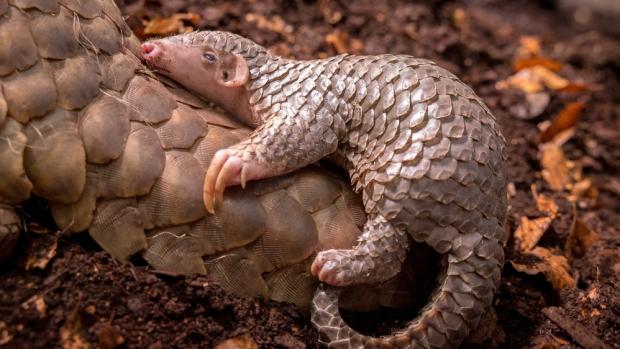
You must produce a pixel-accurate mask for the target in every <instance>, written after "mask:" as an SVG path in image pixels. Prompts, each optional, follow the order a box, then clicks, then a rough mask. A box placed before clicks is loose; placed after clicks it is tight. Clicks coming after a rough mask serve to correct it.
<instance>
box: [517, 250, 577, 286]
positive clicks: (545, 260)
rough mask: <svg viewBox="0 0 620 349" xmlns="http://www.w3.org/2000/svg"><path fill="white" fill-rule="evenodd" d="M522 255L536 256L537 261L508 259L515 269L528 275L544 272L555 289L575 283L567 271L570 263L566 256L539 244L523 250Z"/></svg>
mask: <svg viewBox="0 0 620 349" xmlns="http://www.w3.org/2000/svg"><path fill="white" fill-rule="evenodd" d="M524 255H526V256H527V255H530V256H534V257H537V260H538V261H532V260H528V261H527V263H524V264H521V263H517V262H515V261H510V263H511V264H512V266H513V267H514V268H515V269H516V270H517V271H519V272H522V273H526V274H529V275H536V274H540V273H542V274H544V275H545V278H546V279H547V280H548V281H549V282H550V283H551V286H553V288H554V289H555V290H556V291H559V290H561V289H563V288H566V287H574V286H575V285H576V281H575V279H574V278H573V277H572V275H571V274H570V272H569V270H570V265H569V264H568V260H567V259H566V257H564V256H558V255H554V254H553V253H551V251H549V250H548V249H546V248H544V247H540V246H537V247H535V248H533V249H532V250H531V251H528V252H525V253H524Z"/></svg>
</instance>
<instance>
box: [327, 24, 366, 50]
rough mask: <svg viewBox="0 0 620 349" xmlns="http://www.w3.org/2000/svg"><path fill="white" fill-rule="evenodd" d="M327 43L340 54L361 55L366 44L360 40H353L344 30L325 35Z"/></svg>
mask: <svg viewBox="0 0 620 349" xmlns="http://www.w3.org/2000/svg"><path fill="white" fill-rule="evenodd" d="M325 42H326V43H327V44H328V45H329V46H331V47H332V48H333V49H334V51H336V53H338V54H342V53H361V52H362V50H363V49H364V44H363V43H362V42H361V41H360V40H358V39H351V38H350V37H349V34H347V33H346V32H344V31H342V30H338V29H337V30H335V31H333V32H331V33H329V34H327V35H325Z"/></svg>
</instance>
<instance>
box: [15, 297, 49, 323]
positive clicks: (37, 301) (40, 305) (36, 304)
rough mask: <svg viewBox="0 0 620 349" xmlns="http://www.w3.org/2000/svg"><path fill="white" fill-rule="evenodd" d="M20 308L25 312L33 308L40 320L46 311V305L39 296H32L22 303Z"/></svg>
mask: <svg viewBox="0 0 620 349" xmlns="http://www.w3.org/2000/svg"><path fill="white" fill-rule="evenodd" d="M21 306H22V308H24V309H25V310H28V309H30V308H31V307H32V308H34V309H35V310H36V311H37V313H39V317H40V318H44V317H45V313H46V311H47V305H46V304H45V300H44V299H43V297H41V295H34V296H32V297H30V298H28V300H27V301H25V302H24V303H22V305H21Z"/></svg>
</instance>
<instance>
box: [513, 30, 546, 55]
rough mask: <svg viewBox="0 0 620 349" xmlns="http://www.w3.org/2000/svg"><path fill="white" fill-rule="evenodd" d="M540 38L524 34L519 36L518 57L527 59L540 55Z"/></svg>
mask: <svg viewBox="0 0 620 349" xmlns="http://www.w3.org/2000/svg"><path fill="white" fill-rule="evenodd" d="M540 51H541V48H540V39H539V38H537V37H535V36H529V35H524V36H521V37H520V38H519V48H517V52H516V56H517V58H521V59H525V58H532V57H539V56H540Z"/></svg>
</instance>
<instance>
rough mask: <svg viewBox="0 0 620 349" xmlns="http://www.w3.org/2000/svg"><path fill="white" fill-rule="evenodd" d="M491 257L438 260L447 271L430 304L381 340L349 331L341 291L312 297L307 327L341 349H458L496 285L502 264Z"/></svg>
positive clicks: (493, 244) (491, 246) (327, 289)
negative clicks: (403, 326)
mask: <svg viewBox="0 0 620 349" xmlns="http://www.w3.org/2000/svg"><path fill="white" fill-rule="evenodd" d="M485 244H488V245H487V246H484V245H485ZM498 248H499V249H500V250H501V245H500V243H499V241H497V240H495V239H483V240H482V241H481V242H480V245H479V246H478V248H477V250H478V252H483V251H497V249H498ZM491 255H492V253H491V254H489V253H471V254H469V255H468V256H466V257H464V256H462V258H457V256H455V255H454V254H451V253H448V254H446V255H444V256H445V257H444V258H445V259H444V260H446V261H447V265H446V268H444V270H443V272H441V273H440V277H439V280H438V286H437V289H436V290H435V291H434V292H433V294H432V296H431V300H430V302H429V303H428V304H427V305H426V306H425V307H424V308H423V309H422V310H421V312H420V314H419V316H418V317H416V318H415V319H414V320H412V321H411V322H410V323H409V324H408V326H407V327H406V328H405V329H404V330H401V331H397V332H395V333H393V334H391V335H389V336H384V337H370V336H365V335H363V334H361V333H359V332H357V331H355V330H354V329H352V328H351V327H350V326H349V325H347V324H346V323H345V321H344V320H343V319H342V317H341V316H340V312H339V309H338V297H339V294H340V290H341V289H340V288H337V287H333V286H327V285H321V286H319V288H318V289H317V291H316V293H315V294H314V301H313V306H312V323H313V324H314V326H315V327H316V328H317V329H318V331H319V341H320V343H321V344H322V345H324V346H326V347H328V348H343V349H344V348H347V349H348V348H455V347H458V346H459V344H460V343H461V342H462V341H463V339H465V338H466V337H467V335H468V334H469V332H470V331H471V330H472V329H474V328H475V327H476V326H477V325H478V322H479V321H480V318H481V316H482V314H483V313H484V312H485V310H486V309H487V308H488V307H489V306H490V304H491V301H492V299H493V294H494V293H495V289H496V287H497V285H498V284H499V279H500V271H501V265H502V263H503V260H498V259H496V258H494V257H497V256H496V255H495V256H491ZM500 259H503V258H500Z"/></svg>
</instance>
